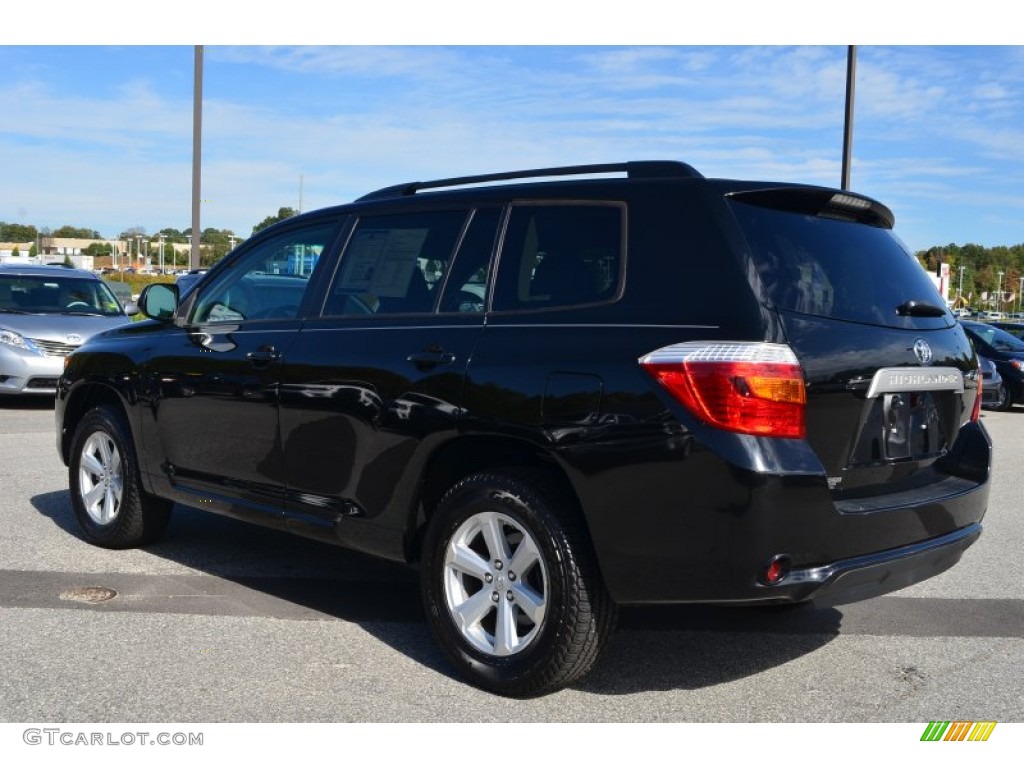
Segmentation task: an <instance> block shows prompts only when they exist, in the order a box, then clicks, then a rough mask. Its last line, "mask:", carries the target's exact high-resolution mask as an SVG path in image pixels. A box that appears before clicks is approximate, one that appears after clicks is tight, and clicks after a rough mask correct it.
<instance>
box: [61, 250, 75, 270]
mask: <svg viewBox="0 0 1024 768" xmlns="http://www.w3.org/2000/svg"><path fill="white" fill-rule="evenodd" d="M64 266H65V267H73V266H75V262H73V261H72V260H71V257H70V256H68V254H66V253H65V254H64Z"/></svg>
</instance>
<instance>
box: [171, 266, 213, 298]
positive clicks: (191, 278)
mask: <svg viewBox="0 0 1024 768" xmlns="http://www.w3.org/2000/svg"><path fill="white" fill-rule="evenodd" d="M207 271H208V270H205V269H193V270H190V271H185V272H180V273H178V276H177V277H175V278H174V283H175V285H177V286H178V295H179V296H184V295H185V294H186V293H188V292H189V291H190V290H192V287H193V286H194V285H195V284H196V283H198V282H199V278H200V277H201V276H203V275H205V274H206V273H207Z"/></svg>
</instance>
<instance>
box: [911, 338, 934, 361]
mask: <svg viewBox="0 0 1024 768" xmlns="http://www.w3.org/2000/svg"><path fill="white" fill-rule="evenodd" d="M914 354H915V355H917V359H918V360H919V361H920V363H921V365H928V364H929V363H931V361H932V348H931V347H930V346H928V342H927V341H925V340H924V339H918V340H917V341H915V342H914Z"/></svg>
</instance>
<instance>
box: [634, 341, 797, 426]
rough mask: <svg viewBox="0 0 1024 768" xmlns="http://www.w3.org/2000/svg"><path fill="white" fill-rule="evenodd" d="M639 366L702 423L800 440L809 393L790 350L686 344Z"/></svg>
mask: <svg viewBox="0 0 1024 768" xmlns="http://www.w3.org/2000/svg"><path fill="white" fill-rule="evenodd" d="M640 365H642V366H643V367H644V369H645V370H646V371H647V372H648V373H649V374H651V376H653V377H654V378H655V379H656V380H657V381H658V382H659V383H660V384H661V385H662V386H663V387H665V389H667V390H668V391H669V393H670V394H671V395H672V396H673V397H675V398H676V399H677V400H678V401H679V402H681V403H682V404H683V405H684V406H686V408H687V410H689V411H690V413H692V414H693V415H694V416H695V417H696V418H698V419H700V420H701V421H703V422H704V423H706V424H710V425H711V426H713V427H718V428H719V429H725V430H728V431H730V432H741V433H744V434H749V435H761V436H765V437H800V438H802V437H804V436H805V435H806V428H805V424H804V410H805V405H806V403H807V392H806V389H805V386H804V377H803V371H801V370H800V364H799V362H798V361H797V358H796V355H795V354H794V353H793V350H792V349H790V348H789V347H788V346H787V345H785V344H769V343H766V342H743V341H737V342H688V343H686V344H673V345H672V346H669V347H662V348H661V349H659V350H656V351H655V352H651V353H650V354H649V355H645V356H644V357H642V358H640Z"/></svg>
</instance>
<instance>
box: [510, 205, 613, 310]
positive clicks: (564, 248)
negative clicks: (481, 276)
mask: <svg viewBox="0 0 1024 768" xmlns="http://www.w3.org/2000/svg"><path fill="white" fill-rule="evenodd" d="M624 235H625V207H624V206H623V205H620V204H614V203H609V204H591V203H570V204H543V205H529V204H517V205H514V206H513V207H512V211H511V215H510V217H509V222H508V226H507V228H506V232H505V239H504V245H503V247H502V252H501V258H500V261H499V265H498V277H497V281H496V284H495V293H494V304H493V309H494V310H495V311H497V312H500V311H508V310H524V309H525V310H529V309H548V308H555V307H569V306H577V305H584V304H595V303H598V302H603V301H609V300H611V299H614V298H615V297H616V296H617V295H618V292H619V287H620V284H621V279H622V278H621V273H622V262H623V252H624V250H625V249H624V242H625V237H624Z"/></svg>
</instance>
